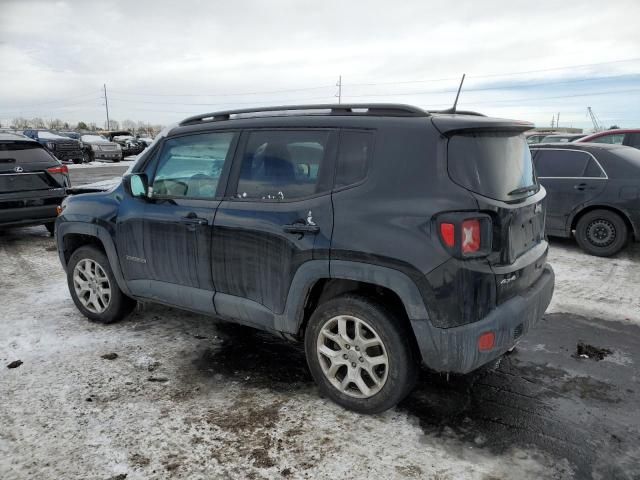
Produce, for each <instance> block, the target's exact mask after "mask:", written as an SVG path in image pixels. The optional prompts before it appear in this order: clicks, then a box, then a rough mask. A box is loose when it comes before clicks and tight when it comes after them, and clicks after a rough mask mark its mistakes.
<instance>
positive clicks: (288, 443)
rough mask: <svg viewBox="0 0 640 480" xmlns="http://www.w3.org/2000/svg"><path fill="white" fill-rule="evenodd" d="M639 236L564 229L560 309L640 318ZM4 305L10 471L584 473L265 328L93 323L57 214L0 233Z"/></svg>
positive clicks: (157, 309) (174, 317)
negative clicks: (370, 396)
mask: <svg viewBox="0 0 640 480" xmlns="http://www.w3.org/2000/svg"><path fill="white" fill-rule="evenodd" d="M638 252H639V249H638V248H636V247H635V246H634V248H633V249H632V250H631V251H630V252H629V253H625V254H622V255H620V256H619V257H618V258H616V259H614V260H608V261H607V260H604V259H596V258H595V257H589V256H587V255H585V254H583V253H581V252H580V251H579V250H577V248H576V247H574V246H573V245H571V244H570V243H557V244H554V245H553V247H552V252H551V256H550V261H551V262H552V263H553V264H554V266H555V268H556V273H557V287H556V297H555V299H554V302H553V309H554V310H555V311H558V310H564V311H576V312H580V311H583V310H585V309H590V308H593V309H596V311H598V312H599V313H600V314H601V315H602V316H603V318H622V317H625V318H628V321H632V322H638V323H640V311H639V310H638V308H637V307H638V303H637V302H638V298H637V295H636V296H634V295H633V288H634V287H636V288H637V285H638V283H639V282H638V280H639V279H638V271H637V268H636V269H635V270H634V265H637V261H638V258H639V257H640V255H638ZM634 261H635V262H636V263H635V264H634ZM598 282H604V284H602V285H601V284H599V283H598ZM605 295H613V296H614V302H615V303H614V302H609V301H605V300H603V298H604V297H605ZM0 305H1V312H2V320H1V321H0V361H1V362H2V368H1V369H0V398H1V401H2V402H3V405H2V407H0V478H3V479H4V478H6V479H21V478H43V479H44V478H66V479H70V478H83V479H85V478H86V479H93V478H96V479H110V478H114V479H115V478H124V477H123V476H122V475H124V474H126V479H127V480H137V479H149V478H158V479H161V478H168V477H171V478H188V479H199V478H202V479H204V478H231V479H245V478H268V479H271V478H332V479H333V478H347V479H369V478H407V479H411V478H433V479H442V480H445V479H489V478H491V479H497V478H518V479H538V478H571V476H572V471H571V468H570V467H569V466H568V465H567V464H566V462H563V461H559V462H556V461H555V460H554V459H552V458H551V457H550V456H549V455H548V454H547V453H544V452H541V451H538V450H537V449H536V448H535V447H531V448H526V449H525V448H520V447H518V446H513V447H512V448H508V449H507V450H506V451H504V452H500V453H496V452H491V451H490V450H488V449H484V448H482V447H481V446H482V443H483V439H482V438H478V440H477V444H476V443H474V442H462V441H461V440H459V439H458V437H457V436H456V435H454V434H447V428H445V429H444V431H443V432H437V431H436V432H431V433H429V432H425V431H424V430H423V429H422V428H421V426H420V424H419V421H418V420H417V419H416V418H415V417H414V416H412V415H410V414H409V413H407V412H406V411H404V410H402V409H394V410H391V411H389V412H386V413H385V414H383V415H379V416H361V415H357V414H354V413H351V412H348V411H345V410H343V409H342V408H340V407H338V406H336V405H334V404H333V403H331V402H330V401H328V400H327V399H323V398H320V397H319V395H318V391H317V389H316V388H315V387H314V386H312V384H311V383H310V379H309V376H308V372H307V370H306V366H305V364H304V357H303V355H302V353H301V352H300V351H299V349H298V347H295V346H290V345H288V344H283V342H282V341H274V342H273V343H270V340H269V338H271V337H269V336H267V335H264V336H259V337H256V335H258V334H255V333H254V332H252V331H248V330H246V329H242V328H241V327H234V326H232V325H228V324H223V323H219V322H217V321H214V320H212V319H208V318H204V317H201V316H198V315H195V314H191V313H186V312H180V311H177V310H172V309H168V308H165V307H161V306H147V307H145V309H144V310H143V311H137V312H135V313H134V314H133V315H132V316H131V317H130V318H129V319H128V320H126V321H124V322H121V323H118V324H114V325H106V326H105V325H99V324H95V323H90V322H88V321H86V319H85V318H84V317H82V316H81V315H80V313H79V312H78V311H77V310H76V308H75V306H74V304H73V302H72V301H71V299H70V297H69V294H68V291H67V286H66V281H65V275H64V273H63V271H62V268H61V266H60V264H59V261H58V258H57V254H56V252H55V246H54V242H53V239H51V238H50V237H48V236H46V231H45V230H44V229H43V228H39V227H38V228H36V227H34V228H30V229H22V230H16V231H14V232H10V233H6V234H4V235H2V236H0ZM230 332H231V334H229V333H230ZM259 335H262V334H259ZM256 338H258V339H259V343H260V348H261V349H262V353H263V354H264V352H265V351H266V352H267V353H270V354H269V355H262V356H261V357H259V358H260V359H261V360H262V364H254V363H252V362H255V348H256V347H255V345H256V344H255V339H256ZM252 342H253V343H252ZM221 351H223V352H226V353H225V354H224V355H222V356H221V355H220V353H219V352H221ZM108 353H117V355H118V357H117V358H116V359H114V360H107V359H104V358H102V357H101V356H102V355H105V354H108ZM221 358H222V359H221ZM280 358H283V359H285V358H286V359H287V366H286V368H283V366H282V365H280ZM15 359H20V360H22V361H23V362H24V364H23V365H21V366H20V367H19V368H17V369H13V370H8V369H7V368H5V365H6V364H7V363H9V362H10V361H12V360H15ZM291 359H293V360H291ZM118 475H121V476H120V477H118Z"/></svg>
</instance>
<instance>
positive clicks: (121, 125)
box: [9, 117, 164, 136]
mask: <svg viewBox="0 0 640 480" xmlns="http://www.w3.org/2000/svg"><path fill="white" fill-rule="evenodd" d="M106 123H107V122H104V124H103V125H101V126H98V125H96V123H95V122H78V123H77V124H70V123H69V122H65V121H62V120H61V119H59V118H48V119H47V118H41V117H34V118H24V117H16V118H14V119H12V120H11V125H9V128H13V129H16V130H24V129H28V128H46V129H49V130H82V131H90V132H96V131H101V130H104V129H105V127H106ZM162 128H164V127H163V126H162V125H158V124H151V123H149V122H142V121H137V122H136V121H134V120H123V121H121V122H119V121H118V120H109V127H108V128H107V130H127V131H129V132H131V133H133V134H147V135H152V136H155V135H157V134H158V132H159V131H160V130H162Z"/></svg>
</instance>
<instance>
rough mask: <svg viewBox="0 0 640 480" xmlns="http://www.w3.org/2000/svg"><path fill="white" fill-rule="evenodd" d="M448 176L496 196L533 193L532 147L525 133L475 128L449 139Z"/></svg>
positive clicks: (483, 193)
mask: <svg viewBox="0 0 640 480" xmlns="http://www.w3.org/2000/svg"><path fill="white" fill-rule="evenodd" d="M448 168H449V176H450V177H451V179H452V180H453V181H454V182H456V183H457V184H458V185H461V186H463V187H465V188H467V189H469V190H471V191H472V192H476V193H479V194H481V195H484V196H485V197H489V198H494V199H496V200H515V199H517V198H521V197H524V196H528V195H532V193H533V191H535V190H533V189H532V191H522V190H520V191H518V190H519V189H524V188H525V187H530V186H535V185H536V183H537V182H536V178H535V176H534V174H533V163H532V161H531V151H530V150H529V145H528V144H527V142H526V140H525V137H524V135H522V134H514V133H511V132H474V133H464V134H459V135H453V136H452V137H451V138H450V139H449V152H448Z"/></svg>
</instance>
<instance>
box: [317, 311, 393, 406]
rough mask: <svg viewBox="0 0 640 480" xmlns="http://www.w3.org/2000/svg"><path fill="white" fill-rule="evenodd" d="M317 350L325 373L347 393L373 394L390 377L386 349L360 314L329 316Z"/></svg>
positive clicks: (318, 340) (332, 382) (366, 396)
mask: <svg viewBox="0 0 640 480" xmlns="http://www.w3.org/2000/svg"><path fill="white" fill-rule="evenodd" d="M316 350H317V355H318V360H319V362H320V367H321V368H322V372H323V373H324V375H325V377H326V378H327V379H328V380H329V382H331V384H332V385H333V386H334V387H335V388H336V389H338V390H339V391H340V392H342V393H344V394H346V395H349V396H351V397H356V398H369V397H372V396H373V395H375V394H376V393H378V392H379V391H380V390H381V389H382V387H384V385H385V383H386V381H387V376H388V373H389V356H388V354H387V350H386V348H385V346H384V343H383V342H382V340H381V338H380V336H379V335H378V334H377V333H376V331H375V330H374V329H373V327H371V325H369V324H368V323H367V322H366V321H364V320H362V319H360V318H357V317H353V316H350V315H338V316H336V317H333V318H330V319H329V320H327V321H326V322H325V324H324V325H323V326H322V328H321V329H320V332H319V334H318V339H317V344H316Z"/></svg>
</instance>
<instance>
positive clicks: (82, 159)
mask: <svg viewBox="0 0 640 480" xmlns="http://www.w3.org/2000/svg"><path fill="white" fill-rule="evenodd" d="M83 161H84V158H74V159H73V163H74V164H75V165H80V164H81V163H82V162H83Z"/></svg>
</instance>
